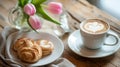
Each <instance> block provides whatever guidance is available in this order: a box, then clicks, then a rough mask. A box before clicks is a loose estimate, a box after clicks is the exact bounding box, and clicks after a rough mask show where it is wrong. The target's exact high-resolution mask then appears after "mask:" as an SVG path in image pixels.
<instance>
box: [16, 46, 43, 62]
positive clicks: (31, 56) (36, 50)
mask: <svg viewBox="0 0 120 67" xmlns="http://www.w3.org/2000/svg"><path fill="white" fill-rule="evenodd" d="M18 57H19V58H20V59H21V60H22V61H25V62H29V63H34V62H37V61H38V60H39V59H40V58H41V57H42V50H41V47H39V46H38V45H34V46H33V47H23V48H21V49H20V50H19V51H18Z"/></svg>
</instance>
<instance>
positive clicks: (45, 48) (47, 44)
mask: <svg viewBox="0 0 120 67" xmlns="http://www.w3.org/2000/svg"><path fill="white" fill-rule="evenodd" d="M37 43H38V44H39V45H40V47H41V48H42V55H43V57H44V56H47V55H49V54H51V52H52V51H53V49H54V45H53V43H52V42H51V41H48V40H38V41H37Z"/></svg>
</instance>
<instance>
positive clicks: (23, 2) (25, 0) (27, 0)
mask: <svg viewBox="0 0 120 67" xmlns="http://www.w3.org/2000/svg"><path fill="white" fill-rule="evenodd" d="M32 1H33V0H19V2H18V3H19V4H18V5H19V6H20V7H24V6H25V5H26V4H27V3H31V2H32Z"/></svg>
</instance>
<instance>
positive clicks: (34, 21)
mask: <svg viewBox="0 0 120 67" xmlns="http://www.w3.org/2000/svg"><path fill="white" fill-rule="evenodd" d="M29 23H30V25H31V26H32V28H34V29H35V30H36V29H41V21H40V19H39V17H38V16H35V15H34V16H30V18H29Z"/></svg>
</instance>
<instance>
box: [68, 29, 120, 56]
mask: <svg viewBox="0 0 120 67" xmlns="http://www.w3.org/2000/svg"><path fill="white" fill-rule="evenodd" d="M109 33H111V34H114V35H116V36H117V37H119V36H118V35H117V34H116V33H115V32H114V31H111V30H110V31H109ZM105 42H107V43H113V42H115V38H113V37H108V38H107V39H106V40H105ZM68 46H69V47H70V49H71V50H72V51H73V52H75V53H76V54H78V55H80V56H83V57H87V58H100V57H105V56H109V55H111V54H113V53H115V52H116V51H117V50H118V49H119V48H120V42H118V44H116V45H114V46H107V45H104V46H102V47H101V48H100V49H97V50H92V49H88V48H85V47H83V46H82V39H81V34H80V31H79V30H76V31H74V32H73V33H72V34H71V35H70V36H69V38H68Z"/></svg>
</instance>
